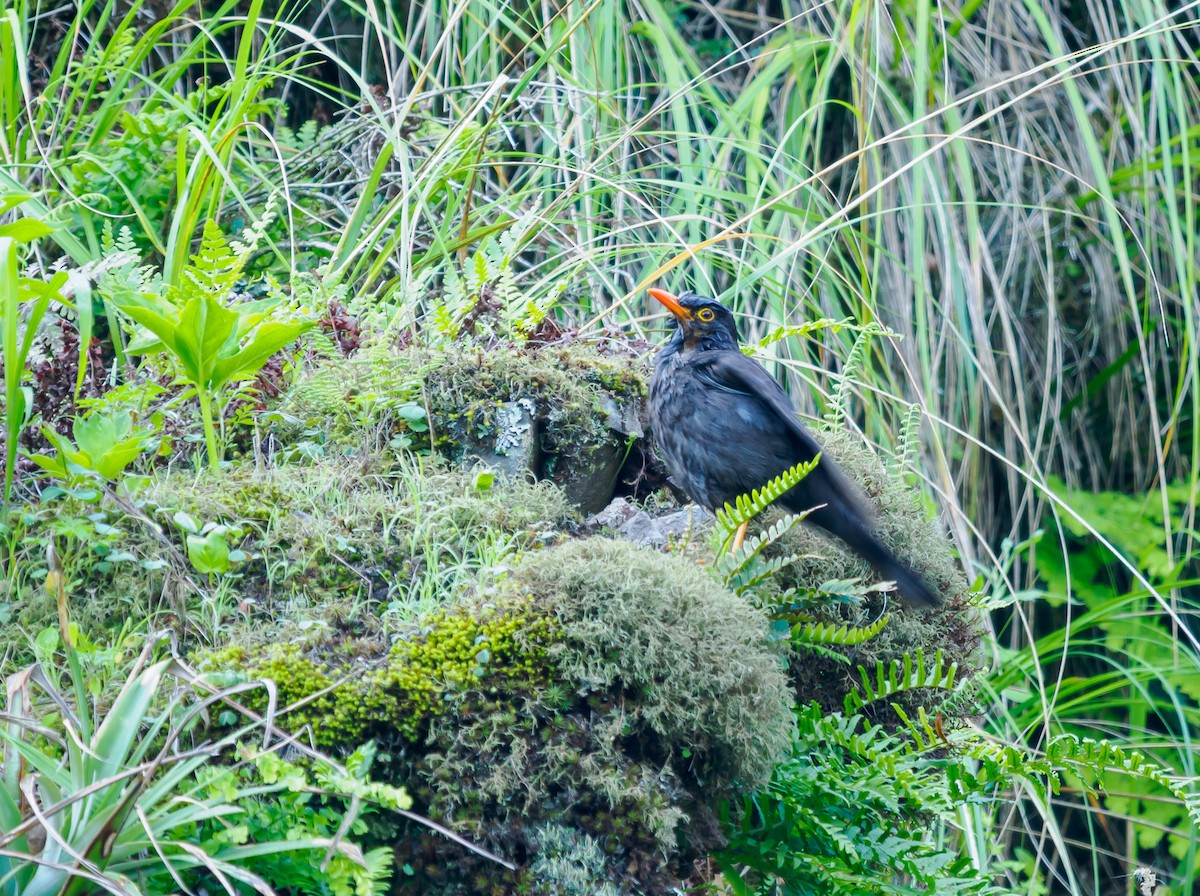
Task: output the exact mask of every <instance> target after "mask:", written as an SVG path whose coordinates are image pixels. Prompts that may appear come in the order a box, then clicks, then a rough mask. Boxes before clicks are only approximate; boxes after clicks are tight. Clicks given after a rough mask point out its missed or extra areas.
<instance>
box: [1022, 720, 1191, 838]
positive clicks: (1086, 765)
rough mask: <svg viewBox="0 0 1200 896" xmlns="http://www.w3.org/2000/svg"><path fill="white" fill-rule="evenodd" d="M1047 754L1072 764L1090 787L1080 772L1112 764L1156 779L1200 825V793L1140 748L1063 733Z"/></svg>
mask: <svg viewBox="0 0 1200 896" xmlns="http://www.w3.org/2000/svg"><path fill="white" fill-rule="evenodd" d="M1046 758H1047V760H1049V761H1050V762H1051V763H1052V764H1053V765H1055V766H1056V767H1067V768H1070V769H1071V771H1072V772H1073V773H1074V774H1075V775H1076V776H1078V777H1079V779H1080V781H1081V782H1082V783H1083V786H1084V787H1085V788H1087V789H1088V790H1089V791H1091V787H1090V785H1088V783H1087V776H1086V775H1081V774H1080V772H1090V773H1091V774H1093V775H1099V774H1100V773H1101V772H1103V771H1104V770H1105V769H1110V768H1111V769H1115V770H1117V771H1121V772H1125V773H1126V774H1130V775H1134V776H1135V777H1138V778H1145V779H1146V780H1148V781H1153V782H1154V783H1155V784H1157V785H1159V786H1160V787H1162V788H1163V789H1164V790H1166V791H1167V792H1168V793H1170V794H1171V795H1172V796H1174V797H1175V798H1176V799H1177V800H1179V801H1180V802H1181V803H1182V804H1183V806H1184V807H1185V808H1186V810H1187V813H1188V817H1189V818H1190V819H1191V821H1192V824H1193V825H1196V826H1200V794H1198V793H1197V792H1195V791H1193V790H1191V789H1190V788H1189V787H1187V786H1186V785H1185V784H1184V783H1183V782H1181V781H1177V780H1176V779H1174V778H1172V777H1171V775H1169V774H1168V773H1167V772H1166V771H1165V770H1164V769H1163V768H1162V766H1160V765H1158V764H1156V763H1153V762H1151V761H1150V760H1149V759H1147V758H1146V756H1145V755H1143V754H1142V753H1140V752H1139V751H1137V750H1128V749H1125V748H1124V747H1118V746H1117V745H1116V744H1114V743H1111V742H1110V741H1107V740H1093V739H1092V738H1090V737H1076V736H1075V735H1073V734H1060V735H1059V736H1057V737H1055V738H1054V739H1053V740H1051V741H1050V743H1049V744H1047V746H1046ZM1056 792H1057V788H1056ZM1093 795H1094V794H1093Z"/></svg>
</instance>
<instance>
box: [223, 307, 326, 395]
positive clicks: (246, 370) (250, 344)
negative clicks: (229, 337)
mask: <svg viewBox="0 0 1200 896" xmlns="http://www.w3.org/2000/svg"><path fill="white" fill-rule="evenodd" d="M309 326H310V324H309V323H307V322H306V321H287V322H285V321H268V322H267V323H265V324H262V325H261V326H260V327H259V328H258V329H257V330H255V331H254V333H253V334H252V335H251V336H250V338H249V339H248V340H247V342H246V344H245V345H244V346H243V347H242V348H241V350H240V351H238V352H237V353H236V354H234V355H233V356H232V357H229V358H225V359H224V360H222V361H220V362H219V363H217V364H216V366H215V367H214V368H213V372H212V384H213V386H215V387H220V386H223V385H225V384H226V383H230V382H234V381H236V380H242V379H247V378H249V377H251V376H253V375H254V374H256V373H257V372H258V371H259V369H260V368H261V367H262V366H263V364H265V363H266V361H267V359H268V358H270V357H271V355H273V354H275V353H276V352H277V351H279V350H280V349H281V348H283V347H284V346H285V345H287V344H289V343H291V342H294V341H295V340H296V338H297V337H299V335H300V334H301V333H303V332H304V331H305V330H307V329H308V328H309Z"/></svg>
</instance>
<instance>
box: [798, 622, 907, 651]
mask: <svg viewBox="0 0 1200 896" xmlns="http://www.w3.org/2000/svg"><path fill="white" fill-rule="evenodd" d="M888 619H889V617H888V616H886V615H884V616H881V617H879V619H877V620H876V621H875V622H872V623H871V624H870V625H864V626H856V625H850V624H848V623H847V624H845V625H838V624H837V623H835V622H808V623H805V624H803V625H801V626H799V627H798V628H793V629H792V643H793V644H796V645H798V646H809V645H812V644H836V645H837V646H839V647H857V646H858V645H859V644H865V643H866V642H867V641H870V640H871V639H872V638H874V637H876V636H877V635H878V634H879V633H880V632H881V631H883V629H884V627H885V626H886V625H887V624H888Z"/></svg>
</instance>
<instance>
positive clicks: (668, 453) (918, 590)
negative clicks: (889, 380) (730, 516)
mask: <svg viewBox="0 0 1200 896" xmlns="http://www.w3.org/2000/svg"><path fill="white" fill-rule="evenodd" d="M649 292H650V295H652V296H653V297H654V298H655V299H657V300H658V301H659V302H661V303H662V304H663V305H665V306H666V307H667V309H668V310H669V311H670V312H671V313H672V314H673V315H675V319H676V320H677V321H678V324H679V326H678V327H677V328H676V330H675V333H674V335H673V336H672V337H671V340H670V341H669V342H668V343H667V344H666V345H665V346H664V347H663V348H662V350H661V351H659V353H658V358H657V359H656V361H655V365H654V374H653V376H651V378H650V424H651V426H652V427H653V429H654V439H655V441H656V442H657V443H658V447H659V450H660V451H661V452H662V455H663V459H664V460H665V461H666V464H667V468H668V470H670V473H671V477H672V478H673V479H674V480H675V482H676V483H678V485H679V486H680V487H681V488H683V490H684V491H686V492H687V493H688V495H690V496H691V498H692V500H694V501H696V502H697V503H698V504H701V505H703V506H704V507H706V508H708V509H709V510H713V511H715V510H717V509H718V508H721V507H724V506H725V504H726V503H732V502H733V501H734V500H735V499H736V498H737V497H738V495H744V494H747V493H749V492H750V491H752V490H753V489H756V488H761V487H762V486H763V485H766V484H767V483H768V482H770V481H771V480H772V479H774V478H775V477H776V476H778V475H779V474H780V473H782V472H784V471H785V470H787V469H789V468H790V467H793V466H795V465H796V464H798V463H800V462H802V461H810V460H812V459H813V458H814V457H816V456H817V454H819V453H820V451H821V446H820V445H819V444H818V443H817V440H816V439H814V438H813V437H812V435H810V434H809V432H808V431H807V430H805V428H804V427H803V426H801V425H800V421H799V420H798V419H797V417H796V413H795V411H794V410H793V409H792V404H791V402H790V401H789V400H788V397H787V393H786V392H784V391H783V388H782V387H781V386H780V385H779V383H777V382H776V381H775V379H774V378H773V377H772V376H771V375H770V374H769V373H767V371H766V369H765V368H763V366H762V365H761V364H759V363H758V362H757V361H754V360H753V359H751V358H748V357H746V356H745V355H744V354H742V352H741V350H740V349H739V348H738V332H737V325H736V324H735V323H734V320H733V315H732V314H730V312H729V309H728V308H726V307H725V306H724V305H722V304H721V303H720V302H718V301H716V300H715V299H709V298H705V297H704V296H701V295H697V294H696V293H694V292H685V293H683V294H682V295H680V296H678V297H676V296H674V295H672V294H671V293H669V292H667V291H666V290H663V289H651V290H649ZM778 503H779V504H782V505H783V506H784V507H786V508H787V509H788V510H790V511H791V512H793V513H803V512H804V511H810V512H809V514H808V516H807V517H806V520H805V521H806V522H810V523H814V524H816V525H817V526H820V527H821V528H822V529H824V530H825V531H826V532H829V533H830V534H831V535H834V536H836V537H837V538H839V539H841V540H842V541H844V542H845V543H846V544H847V545H848V546H849V547H850V549H851V550H852V551H854V552H855V553H856V554H858V555H859V556H860V557H862V558H863V559H864V560H866V561H867V562H868V563H870V564H871V566H872V567H873V568H874V569H875V571H876V572H877V573H878V574H879V575H880V576H882V577H883V578H884V579H888V580H891V581H893V582H895V583H896V588H897V590H898V591H899V592H900V594H901V596H903V597H904V598H905V599H907V600H908V601H909V602H910V603H913V604H922V605H925V606H935V605H937V604H939V603H941V598H940V597H939V596H938V595H937V593H936V592H934V590H933V589H932V588H930V587H929V585H928V584H927V583H926V582H925V581H924V580H923V579H922V578H921V577H920V576H919V575H918V574H917V573H915V572H913V570H912V569H911V568H910V567H909V566H908V565H907V564H906V563H904V562H903V561H901V560H899V559H897V558H896V556H895V555H894V554H892V552H891V551H889V550H888V549H887V548H886V547H884V546H883V544H881V543H880V541H879V539H878V538H877V537H876V536H875V534H874V532H873V531H872V528H873V527H872V526H871V523H870V520H871V514H870V512H869V511H868V510H867V505H866V502H865V499H864V498H863V497H861V496H860V495H859V493H858V490H857V489H856V488H855V487H854V486H852V485H851V484H850V482H849V481H848V480H847V479H846V477H845V475H844V474H843V473H842V471H841V470H839V469H838V468H837V466H836V465H835V464H834V463H833V461H832V460H829V459H828V458H826V457H822V458H821V461H820V463H818V464H817V467H816V469H814V470H813V471H812V472H811V473H809V474H808V475H807V476H805V477H804V479H803V480H802V481H801V482H799V483H798V484H797V485H796V486H795V487H793V488H792V489H791V490H789V491H787V492H785V493H784V494H783V495H782V496H781V497H780V498H779V500H778Z"/></svg>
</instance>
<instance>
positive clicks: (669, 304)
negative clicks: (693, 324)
mask: <svg viewBox="0 0 1200 896" xmlns="http://www.w3.org/2000/svg"><path fill="white" fill-rule="evenodd" d="M646 292H648V293H650V295H651V297H653V298H655V299H658V301H660V302H662V303H663V305H665V306H666V308H667V310H668V311H670V312H671V313H672V314H674V315H675V316H676V317H677V318H679V319H680V320H691V317H692V315H691V312H689V311H688V310H687V309H686V308H684V307H683V306H682V305H680V304H679V299H677V298H675V296H674V295H672V294H671V293H669V292H667V291H666V290H665V289H658V288H657V287H654V286H652V287H650V288H649V289H648V290H646Z"/></svg>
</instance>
